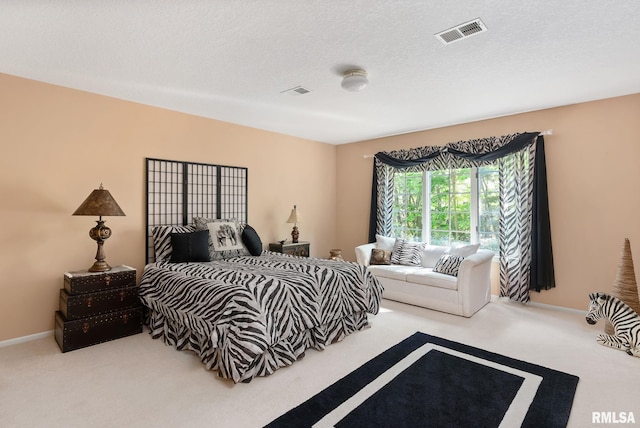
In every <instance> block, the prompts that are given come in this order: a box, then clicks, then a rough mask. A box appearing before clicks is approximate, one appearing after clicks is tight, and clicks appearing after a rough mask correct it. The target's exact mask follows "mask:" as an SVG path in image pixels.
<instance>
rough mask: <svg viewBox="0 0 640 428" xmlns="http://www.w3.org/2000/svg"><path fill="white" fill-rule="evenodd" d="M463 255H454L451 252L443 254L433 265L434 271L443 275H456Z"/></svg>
mask: <svg viewBox="0 0 640 428" xmlns="http://www.w3.org/2000/svg"><path fill="white" fill-rule="evenodd" d="M463 260H464V257H462V256H454V255H452V254H443V255H442V256H441V257H440V260H438V262H437V263H436V265H435V266H434V267H433V271H434V272H438V273H443V274H445V275H451V276H458V270H459V269H460V265H461V264H462V261H463Z"/></svg>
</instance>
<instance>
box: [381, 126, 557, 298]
mask: <svg viewBox="0 0 640 428" xmlns="http://www.w3.org/2000/svg"><path fill="white" fill-rule="evenodd" d="M489 163H497V164H498V167H499V170H500V193H501V196H500V199H501V202H500V217H501V218H500V226H501V227H500V237H499V239H500V266H501V269H500V284H501V295H503V296H508V297H509V298H511V299H513V300H517V301H521V302H526V301H528V300H529V289H534V290H536V291H540V290H542V289H549V288H552V287H555V274H554V267H553V253H552V247H551V227H550V221H549V204H548V195H547V178H546V165H545V154H544V138H543V137H542V136H540V133H539V132H525V133H520V134H510V135H504V136H501V137H488V138H482V139H474V140H467V141H458V142H454V143H448V144H446V145H445V146H425V147H419V148H412V149H408V150H398V151H391V152H379V153H376V155H375V157H374V164H373V183H372V189H371V217H370V223H369V242H374V241H375V235H376V234H381V235H385V236H390V235H391V228H392V221H393V218H392V211H391V207H392V205H391V204H392V201H393V189H394V185H393V184H394V183H393V175H394V172H395V171H397V170H403V171H425V170H438V169H445V168H469V167H474V166H480V165H486V164H489Z"/></svg>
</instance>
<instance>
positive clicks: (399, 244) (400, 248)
mask: <svg viewBox="0 0 640 428" xmlns="http://www.w3.org/2000/svg"><path fill="white" fill-rule="evenodd" d="M423 250H424V243H422V242H411V241H407V240H405V239H400V238H398V239H396V243H395V244H394V245H393V250H392V251H391V263H392V264H394V265H409V266H420V265H421V264H422V251H423Z"/></svg>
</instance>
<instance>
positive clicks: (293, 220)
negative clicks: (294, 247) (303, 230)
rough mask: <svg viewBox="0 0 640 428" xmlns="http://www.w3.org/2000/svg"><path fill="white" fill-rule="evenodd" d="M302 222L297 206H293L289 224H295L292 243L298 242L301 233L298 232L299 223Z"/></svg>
mask: <svg viewBox="0 0 640 428" xmlns="http://www.w3.org/2000/svg"><path fill="white" fill-rule="evenodd" d="M300 221H301V217H300V214H299V213H298V209H297V208H296V206H295V205H294V206H293V209H292V210H291V214H290V215H289V219H288V220H287V223H293V229H292V230H291V242H293V243H294V244H295V243H297V242H298V236H299V235H300V233H299V232H298V223H299V222H300Z"/></svg>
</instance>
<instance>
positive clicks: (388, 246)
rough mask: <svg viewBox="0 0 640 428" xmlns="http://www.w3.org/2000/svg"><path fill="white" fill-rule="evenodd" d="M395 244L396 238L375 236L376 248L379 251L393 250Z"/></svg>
mask: <svg viewBox="0 0 640 428" xmlns="http://www.w3.org/2000/svg"><path fill="white" fill-rule="evenodd" d="M395 243H396V238H390V237H388V236H382V235H376V248H379V249H381V250H388V251H391V250H393V246H394V245H395Z"/></svg>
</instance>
